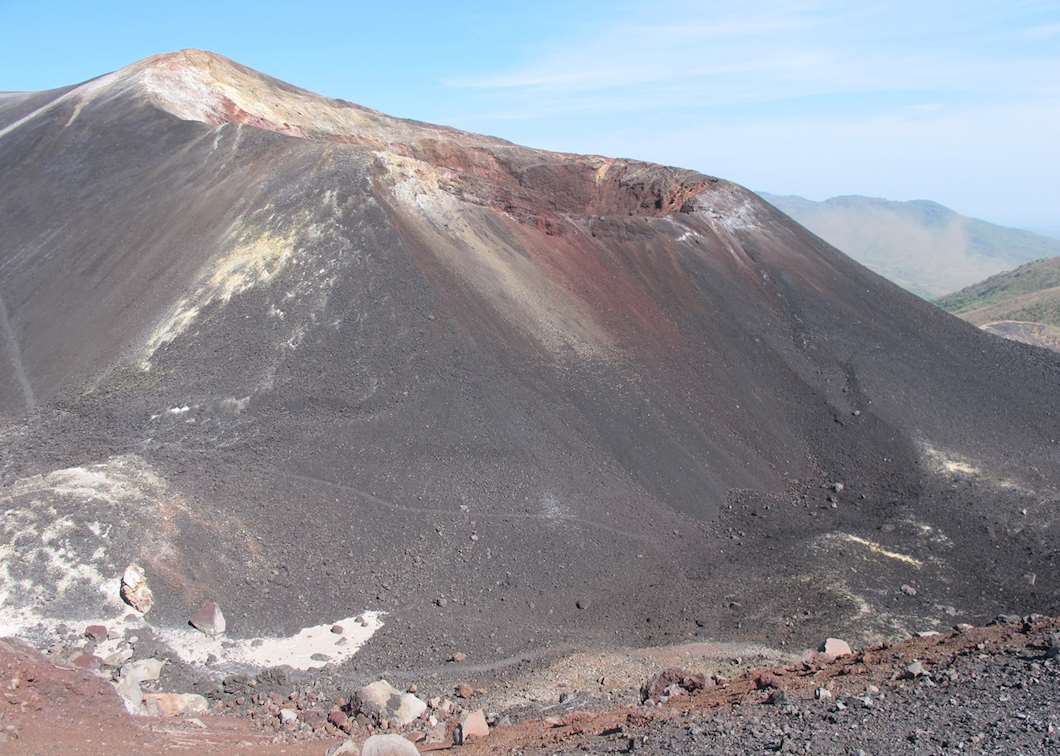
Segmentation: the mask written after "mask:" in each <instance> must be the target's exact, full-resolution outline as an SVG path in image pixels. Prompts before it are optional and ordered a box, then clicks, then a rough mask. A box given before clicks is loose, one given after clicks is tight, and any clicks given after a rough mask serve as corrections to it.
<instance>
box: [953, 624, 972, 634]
mask: <svg viewBox="0 0 1060 756" xmlns="http://www.w3.org/2000/svg"><path fill="white" fill-rule="evenodd" d="M953 629H954V630H956V631H957V632H958V633H960V634H961V635H964V634H965V633H968V632H970V631H972V630H974V629H975V625H969V624H968V623H967V622H958V623H957V624H956V625H954V626H953Z"/></svg>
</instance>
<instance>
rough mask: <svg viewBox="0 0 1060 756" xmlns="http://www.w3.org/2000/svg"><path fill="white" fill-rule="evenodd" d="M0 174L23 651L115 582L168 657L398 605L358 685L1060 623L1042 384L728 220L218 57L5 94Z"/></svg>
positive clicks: (626, 168)
mask: <svg viewBox="0 0 1060 756" xmlns="http://www.w3.org/2000/svg"><path fill="white" fill-rule="evenodd" d="M0 174H2V175H3V177H4V180H3V182H0V274H2V275H0V299H2V301H3V304H4V308H3V310H4V312H5V314H6V317H5V323H4V325H5V327H4V329H3V332H2V333H0V338H2V339H3V352H2V357H3V359H2V360H0V376H2V381H0V413H2V414H3V416H4V417H5V418H6V420H5V425H4V429H3V435H2V440H0V451H2V453H0V483H2V484H3V488H2V489H0V511H9V512H12V513H14V514H13V515H11V516H9V517H8V518H7V520H5V522H4V524H3V527H2V529H0V560H2V561H0V570H2V571H3V573H4V577H5V578H7V579H11V580H20V581H24V582H23V583H22V585H23V586H24V589H23V590H21V591H20V592H19V593H18V594H17V595H15V594H13V593H9V594H0V615H2V619H3V620H4V622H5V623H6V625H7V626H14V627H15V628H16V629H17V628H19V627H29V626H30V625H31V624H32V620H33V619H34V618H35V617H37V616H38V615H40V614H44V615H47V616H55V617H64V618H77V617H81V616H85V617H99V616H101V614H102V610H101V604H100V602H104V599H103V595H104V594H101V593H100V591H99V590H97V588H98V585H97V584H99V583H101V581H104V580H108V579H111V578H113V577H116V576H118V575H120V573H121V570H122V569H123V568H124V566H125V565H126V564H128V563H129V562H131V561H136V562H137V563H138V564H141V565H143V566H144V568H145V570H146V572H147V574H148V576H149V579H150V581H151V586H152V589H153V591H154V593H155V598H156V601H155V607H154V609H153V611H152V614H151V619H152V621H157V622H159V623H161V624H165V625H169V626H171V627H179V626H181V625H183V624H184V621H185V619H186V617H187V616H188V613H189V611H192V610H194V609H195V608H196V607H197V606H198V605H199V604H200V603H201V600H202V598H203V597H205V596H210V597H215V598H216V600H217V601H218V602H219V603H220V604H221V605H222V606H224V607H225V612H226V614H228V616H229V617H231V618H232V623H231V624H232V626H233V627H232V630H233V631H234V632H236V633H237V635H239V636H241V637H242V636H255V635H288V634H291V633H294V632H296V631H297V630H299V629H300V628H302V627H306V626H310V625H324V626H325V630H324V631H323V634H324V635H326V636H328V637H329V638H331V639H332V642H333V641H334V636H332V635H331V634H330V633H328V632H327V631H326V628H327V627H330V625H331V624H332V623H335V622H340V621H342V620H343V619H345V618H348V617H350V616H351V615H359V614H360V613H361V612H362V611H364V610H377V611H382V612H385V613H386V614H385V615H384V616H383V617H382V621H383V628H382V629H381V630H380V631H379V632H377V633H376V635H375V636H374V637H373V638H372V639H371V640H370V641H368V643H367V644H366V645H365V646H364V648H363V649H362V650H361V652H360V654H359V655H358V657H357V659H358V663H359V664H360V665H361V668H362V669H363V668H370V667H372V666H378V667H380V668H382V667H385V666H386V665H388V664H390V663H391V662H392V661H393V660H395V659H400V660H402V662H403V663H410V664H418V663H421V664H426V665H431V664H434V663H436V661H437V659H438V658H439V656H440V655H441V654H442V651H440V650H439V649H450V648H454V647H459V648H464V649H467V650H468V651H469V652H472V651H473V652H474V654H475V658H476V659H489V658H499V657H508V656H511V655H513V654H518V653H523V652H528V651H536V650H538V649H542V648H556V649H559V648H563V647H565V646H562V645H560V644H562V643H563V642H572V643H576V644H596V643H601V644H610V643H615V642H623V643H665V642H676V641H681V640H685V639H687V638H688V637H691V636H692V635H694V634H695V632H696V631H697V626H699V625H701V626H702V627H699V632H700V633H702V634H703V635H705V636H707V637H716V638H740V639H755V640H762V641H766V642H769V643H774V644H775V643H779V642H781V641H783V642H786V643H809V642H811V640H813V639H815V638H818V637H822V636H823V635H826V634H842V635H843V637H848V638H851V639H854V638H856V637H858V635H859V634H869V635H872V634H878V633H891V632H897V631H900V630H904V629H922V628H924V627H927V626H929V625H930V624H931V623H932V622H934V621H935V620H936V619H943V620H944V621H946V622H949V623H952V622H953V621H955V620H954V619H953V617H954V616H956V617H958V618H975V617H979V618H980V619H981V618H984V617H988V616H993V615H994V614H996V613H998V612H999V611H1005V610H1008V611H1030V610H1038V611H1050V612H1053V611H1056V610H1057V607H1058V605H1060V596H1058V594H1057V591H1058V587H1057V586H1056V585H1055V584H1050V583H1049V581H1039V583H1038V585H1037V586H1036V587H1035V586H1029V585H1028V584H1027V582H1026V581H1024V580H1022V579H1021V575H1023V574H1024V573H1027V572H1036V573H1037V574H1039V575H1050V574H1056V570H1057V564H1056V560H1057V552H1056V549H1055V543H1056V538H1057V535H1058V532H1057V514H1056V507H1055V494H1054V493H1051V492H1054V491H1055V490H1056V486H1057V484H1058V483H1060V474H1058V469H1060V465H1058V464H1057V463H1058V461H1060V460H1058V457H1057V445H1056V438H1057V434H1056V421H1057V418H1058V417H1060V412H1058V411H1060V392H1057V390H1056V389H1057V386H1058V384H1060V359H1058V358H1056V357H1053V356H1050V355H1047V354H1044V353H1039V352H1035V351H1031V350H1026V349H1024V348H1023V347H1021V346H1020V345H1017V344H1011V343H1004V342H1001V341H999V340H997V339H994V338H991V337H989V336H987V335H984V334H982V333H980V332H979V331H978V330H977V329H975V328H974V327H972V326H971V325H969V324H967V323H964V322H962V321H960V320H958V319H956V318H954V317H952V316H950V315H947V314H946V313H943V312H941V311H940V310H938V309H936V308H935V307H933V306H931V305H929V304H927V303H926V302H923V301H922V300H919V299H917V298H916V297H913V296H912V295H910V294H907V293H905V292H903V291H902V290H900V289H899V288H898V287H896V286H894V285H892V284H890V283H888V282H886V281H884V280H883V279H881V278H880V277H879V276H876V275H874V274H872V273H871V272H869V271H868V270H866V269H865V268H863V267H861V266H860V265H858V264H856V263H854V262H852V261H851V260H850V259H848V258H847V257H845V256H844V255H842V254H840V253H839V252H837V251H836V250H835V249H833V248H831V247H829V246H828V245H827V244H825V243H823V242H822V241H821V240H820V239H818V238H816V237H814V236H812V235H811V234H809V233H808V232H807V231H805V230H804V229H802V228H801V227H799V226H797V225H796V224H794V223H793V222H791V221H790V220H789V219H788V218H787V217H786V216H783V215H782V214H780V213H779V212H777V211H775V210H774V209H773V208H771V207H770V206H768V205H767V204H765V203H764V202H762V201H761V200H759V199H758V198H757V197H756V196H755V195H754V194H752V193H751V192H749V191H747V190H745V189H743V188H742V187H739V186H736V185H734V184H732V183H729V182H727V181H722V180H718V179H714V178H712V177H708V176H703V175H701V174H698V173H695V172H692V171H685V170H681V169H676V168H667V167H661V166H655V165H650V164H645V163H638V162H636V161H628V160H614V159H609V158H603V157H597V156H579V155H565V154H556V153H549V152H544V151H540V150H532V149H528V148H523V147H519V146H516V145H512V144H510V143H508V142H504V141H502V140H498V139H493V138H488V137H481V136H477V135H474V134H467V133H464V132H460V131H456V130H453V129H447V128H443V127H437V126H432V125H428V124H421V123H416V122H411V121H404V120H400V119H395V118H390V117H388V116H384V115H382V114H380V113H377V112H375V111H371V110H368V109H365V108H361V107H358V106H353V105H350V104H348V103H343V102H340V101H336V100H328V99H325V98H322V97H319V96H317V95H313V94H311V93H308V92H305V91H303V90H298V89H296V88H293V87H290V86H289V85H286V84H283V83H281V82H277V81H275V80H273V79H269V78H268V77H264V76H262V75H260V74H257V73H255V72H253V71H250V70H249V69H245V68H243V67H241V66H239V65H237V64H235V63H233V62H231V61H229V60H227V59H225V58H222V57H220V56H216V55H212V54H208V53H202V52H197V51H186V52H182V53H176V54H172V55H164V56H156V57H154V58H149V59H147V60H145V61H142V62H140V63H137V64H135V65H133V66H130V67H128V68H126V69H122V70H121V71H119V72H116V73H114V74H110V75H108V76H105V77H101V78H99V79H95V80H93V81H91V82H88V83H86V84H83V85H80V86H79V87H73V88H67V89H63V90H55V91H53V92H47V93H34V94H5V95H2V96H0ZM835 480H842V481H844V484H845V488H846V492H845V494H844V502H843V504H842V506H840V507H838V508H836V509H832V508H831V507H829V505H828V502H827V501H826V498H825V497H826V496H827V493H828V492H827V490H826V489H825V486H827V485H828V484H829V483H831V482H832V481H835ZM848 497H849V501H848V500H847V499H848ZM1021 510H1028V511H1030V512H1031V513H1032V514H1033V517H1025V516H1024V515H1022V514H1021ZM49 528H50V530H49ZM56 533H59V534H61V535H62V538H63V539H65V540H63V541H62V542H61V543H62V544H65V545H61V546H60V545H57V544H58V543H59V542H58V541H55V540H49V538H52V536H54V535H55V534H56ZM49 534H50V535H49ZM14 546H17V550H18V554H19V559H14V558H13V557H12V556H11V554H12V553H13V550H12V549H11V548H8V549H6V550H5V547H14ZM74 567H77V569H78V570H79V572H78V574H77V575H76V576H73V577H71V578H70V579H69V580H65V581H64V580H59V578H61V577H62V576H64V575H69V574H70V573H71V572H72V571H73V569H74ZM907 582H915V583H916V585H917V586H918V589H919V590H918V595H917V596H915V597H909V596H903V595H901V594H898V593H897V592H896V590H895V587H896V586H898V585H901V584H903V583H907ZM1043 583H1044V585H1043ZM57 586H58V587H57ZM443 594H444V595H445V596H446V597H447V600H448V604H449V606H448V607H446V608H445V609H444V610H441V609H439V607H437V606H434V604H433V601H434V599H435V598H436V597H437V596H439V595H443ZM586 596H591V597H592V601H591V604H590V608H589V609H588V610H585V611H582V610H579V609H578V608H577V604H576V602H577V601H578V600H579V599H580V598H583V597H586ZM41 607H44V609H41ZM943 615H945V616H943ZM237 619H238V621H236V620H237ZM362 623H363V624H355V623H353V622H345V623H344V624H345V626H346V627H347V628H358V632H359V628H362V627H367V626H368V625H369V624H370V623H369V621H368V620H367V619H363V618H362ZM230 635H231V633H230ZM351 638H352V636H351ZM350 642H351V643H354V640H352V639H351V641H350ZM442 658H444V656H443V657H442ZM274 663H283V661H282V660H274ZM484 663H485V662H484Z"/></svg>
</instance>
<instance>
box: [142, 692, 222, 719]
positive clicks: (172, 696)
mask: <svg viewBox="0 0 1060 756" xmlns="http://www.w3.org/2000/svg"><path fill="white" fill-rule="evenodd" d="M209 708H210V704H209V702H208V701H207V700H206V698H205V697H204V696H200V695H199V694H197V693H145V694H144V713H146V714H147V715H148V716H151V717H182V716H188V715H191V714H205V713H206V712H207V711H209Z"/></svg>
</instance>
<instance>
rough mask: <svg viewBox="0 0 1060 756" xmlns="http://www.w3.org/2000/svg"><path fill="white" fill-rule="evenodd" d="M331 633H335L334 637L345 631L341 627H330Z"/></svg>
mask: <svg viewBox="0 0 1060 756" xmlns="http://www.w3.org/2000/svg"><path fill="white" fill-rule="evenodd" d="M331 632H333V633H335V635H342V634H343V632H345V629H344V628H343V627H342V625H332V626H331Z"/></svg>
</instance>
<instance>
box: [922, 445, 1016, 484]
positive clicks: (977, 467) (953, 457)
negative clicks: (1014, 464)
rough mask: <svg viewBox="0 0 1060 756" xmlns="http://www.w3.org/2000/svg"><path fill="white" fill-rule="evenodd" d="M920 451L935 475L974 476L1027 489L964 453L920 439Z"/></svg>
mask: <svg viewBox="0 0 1060 756" xmlns="http://www.w3.org/2000/svg"><path fill="white" fill-rule="evenodd" d="M920 452H921V461H922V463H923V465H924V467H926V468H927V469H928V471H929V472H932V473H934V474H936V475H941V476H945V477H947V478H954V477H961V478H974V479H975V480H978V481H981V482H984V483H988V484H990V485H993V486H996V487H998V488H1007V489H1013V490H1018V491H1029V489H1027V488H1026V487H1025V486H1023V485H1021V484H1020V483H1018V482H1016V481H1014V480H1012V479H1010V478H1005V477H1002V476H1000V475H997V474H995V473H993V472H991V471H990V470H988V469H987V468H986V466H985V465H984V464H983V463H982V462H980V461H978V460H974V459H972V458H970V457H968V456H966V455H963V454H959V453H957V452H953V451H947V450H945V449H940V448H938V447H937V446H934V445H932V444H931V443H929V442H926V441H921V443H920Z"/></svg>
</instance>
